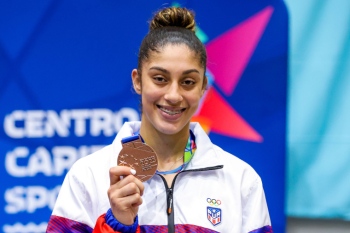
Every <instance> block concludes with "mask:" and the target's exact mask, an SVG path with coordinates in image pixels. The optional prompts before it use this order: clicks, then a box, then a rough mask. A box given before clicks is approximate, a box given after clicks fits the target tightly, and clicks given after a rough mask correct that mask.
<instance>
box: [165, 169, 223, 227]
mask: <svg viewBox="0 0 350 233" xmlns="http://www.w3.org/2000/svg"><path fill="white" fill-rule="evenodd" d="M223 167H224V165H218V166H213V167H205V168H198V169H189V170H184V171H181V172H179V173H177V174H176V176H175V177H174V180H173V182H172V183H171V187H170V188H169V186H168V184H167V182H166V180H165V178H164V177H163V176H162V175H159V176H160V177H161V178H162V180H163V182H164V185H165V189H166V196H167V209H166V212H167V215H168V232H169V233H175V218H174V203H173V191H174V186H175V180H176V178H177V176H178V175H179V174H180V173H185V172H199V171H211V170H217V169H221V168H223Z"/></svg>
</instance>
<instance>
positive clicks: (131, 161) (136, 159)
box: [117, 138, 158, 182]
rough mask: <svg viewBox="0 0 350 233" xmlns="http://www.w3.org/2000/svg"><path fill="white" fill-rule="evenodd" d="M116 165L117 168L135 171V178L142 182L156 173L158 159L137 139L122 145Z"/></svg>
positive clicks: (153, 152) (150, 149) (152, 151)
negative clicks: (121, 167) (128, 168)
mask: <svg viewBox="0 0 350 233" xmlns="http://www.w3.org/2000/svg"><path fill="white" fill-rule="evenodd" d="M117 164H118V166H128V167H130V168H132V169H134V170H136V175H135V177H137V178H138V179H139V180H141V181H142V182H144V181H147V180H148V179H150V178H151V177H152V176H153V175H154V174H155V173H156V170H157V167H158V159H157V155H156V153H155V151H154V150H153V149H152V148H151V147H150V146H148V145H146V144H144V143H143V142H142V141H141V139H140V138H138V139H137V140H133V141H130V142H126V143H123V148H122V150H121V151H120V153H119V156H118V161H117Z"/></svg>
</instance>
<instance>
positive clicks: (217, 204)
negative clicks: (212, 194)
mask: <svg viewBox="0 0 350 233" xmlns="http://www.w3.org/2000/svg"><path fill="white" fill-rule="evenodd" d="M207 202H208V203H209V205H211V206H219V205H221V201H220V200H216V199H211V198H207Z"/></svg>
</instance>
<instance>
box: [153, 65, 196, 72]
mask: <svg viewBox="0 0 350 233" xmlns="http://www.w3.org/2000/svg"><path fill="white" fill-rule="evenodd" d="M150 70H158V71H161V72H163V73H166V74H170V72H169V71H168V70H166V69H164V68H162V67H159V66H153V67H151V68H150ZM192 72H195V73H198V74H199V71H198V70H196V69H189V70H185V71H184V72H182V74H190V73H192Z"/></svg>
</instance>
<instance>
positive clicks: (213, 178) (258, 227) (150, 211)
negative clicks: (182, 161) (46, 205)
mask: <svg viewBox="0 0 350 233" xmlns="http://www.w3.org/2000/svg"><path fill="white" fill-rule="evenodd" d="M140 124H141V123H140V122H128V123H125V124H124V125H123V127H122V129H121V130H120V132H119V133H118V135H117V136H116V138H115V140H114V141H113V143H112V144H111V145H109V146H106V147H105V148H103V149H101V150H99V151H97V152H95V153H93V154H91V155H89V156H86V157H84V158H82V159H80V160H78V161H77V162H76V163H75V164H74V165H73V166H72V168H71V169H70V171H69V172H68V174H67V176H66V178H65V180H64V182H63V185H62V188H61V191H60V193H59V196H58V198H57V201H56V204H55V207H54V210H53V213H52V216H57V217H60V218H61V219H66V220H67V221H68V222H69V221H72V222H75V223H76V224H82V225H85V226H86V227H85V228H89V229H90V228H91V230H92V229H93V228H94V226H95V223H96V220H97V218H98V217H99V216H100V215H102V214H104V213H106V212H107V210H108V209H109V208H110V204H109V200H108V196H107V190H108V188H109V182H110V181H109V168H111V167H113V166H116V164H117V157H118V154H119V151H120V150H121V148H122V145H121V139H122V138H124V137H128V136H131V135H133V133H134V132H138V131H139V129H140ZM190 128H191V130H192V132H193V133H194V135H195V142H196V145H197V150H196V152H195V154H194V156H193V158H192V160H191V161H190V163H189V164H188V166H187V167H186V170H185V171H183V172H180V173H179V174H178V175H177V177H176V178H175V180H174V183H173V187H172V193H173V196H172V197H173V212H172V214H171V215H168V214H167V208H168V206H167V203H168V201H167V200H169V199H168V198H169V196H168V197H167V193H168V194H169V189H168V187H167V186H166V184H165V182H164V181H163V179H162V178H161V177H160V176H159V175H155V176H153V177H152V178H151V179H150V180H148V181H146V182H144V185H145V189H144V194H143V196H142V199H143V204H142V205H141V206H140V208H139V212H138V221H139V226H140V227H141V232H142V231H144V232H154V231H151V230H149V231H148V230H147V229H150V228H148V227H149V226H160V225H161V226H162V227H163V228H165V229H166V228H167V227H168V224H169V225H170V226H171V225H172V221H173V222H174V224H175V226H176V228H175V229H176V231H178V229H180V228H178V227H182V226H186V227H187V228H181V229H187V230H188V231H190V229H192V230H191V232H198V231H199V230H201V231H200V232H224V233H225V232H229V233H242V232H245V233H246V232H254V233H258V232H259V233H260V232H272V228H271V227H270V226H271V223H270V217H269V213H268V208H267V204H266V200H265V195H264V191H263V186H262V182H261V179H260V177H259V176H258V174H257V173H256V172H255V171H254V170H253V169H252V168H251V167H250V166H249V165H248V164H247V163H245V162H243V161H242V160H240V159H238V158H237V157H235V156H233V155H231V154H229V153H227V152H225V151H224V150H222V149H221V148H219V147H218V146H216V145H214V144H212V142H211V141H210V139H209V137H208V136H207V134H206V133H205V132H204V131H203V129H202V128H201V126H200V125H199V124H198V123H191V125H190ZM214 200H215V201H214ZM210 201H211V203H210ZM213 203H216V204H213ZM219 203H220V204H219ZM50 222H51V221H50ZM50 222H49V226H50ZM48 232H54V231H48ZM74 232H75V231H74ZM81 232H91V231H89V230H87V231H81ZM165 232H166V231H165ZM169 232H170V230H169Z"/></svg>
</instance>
